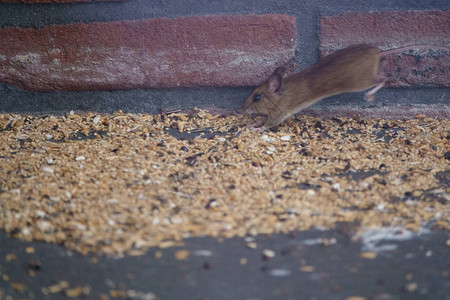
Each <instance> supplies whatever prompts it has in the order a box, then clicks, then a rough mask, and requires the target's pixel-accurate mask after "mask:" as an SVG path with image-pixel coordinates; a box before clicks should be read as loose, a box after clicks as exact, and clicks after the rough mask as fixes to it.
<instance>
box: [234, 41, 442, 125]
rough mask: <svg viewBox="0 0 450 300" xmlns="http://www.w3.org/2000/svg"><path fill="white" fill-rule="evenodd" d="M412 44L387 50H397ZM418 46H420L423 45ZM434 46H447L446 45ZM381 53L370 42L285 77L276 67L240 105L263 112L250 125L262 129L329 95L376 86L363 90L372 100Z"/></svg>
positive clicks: (379, 83)
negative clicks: (259, 120) (261, 118)
mask: <svg viewBox="0 0 450 300" xmlns="http://www.w3.org/2000/svg"><path fill="white" fill-rule="evenodd" d="M413 47H414V46H410V47H404V48H398V49H394V50H388V51H386V52H389V54H391V53H398V52H402V51H405V50H409V49H413ZM418 48H420V49H422V48H423V45H420V46H419V47H418ZM428 48H429V49H430V48H433V46H428ZM434 48H438V49H442V48H444V49H447V50H450V49H448V48H445V47H434ZM383 53H385V52H380V50H379V49H378V48H376V47H373V46H370V45H364V44H363V45H355V46H350V47H348V48H345V49H342V50H339V51H336V52H334V53H333V54H330V55H328V56H327V57H325V58H323V59H322V60H320V61H319V62H318V63H317V64H315V65H312V66H311V67H309V68H307V69H306V70H304V71H302V72H300V73H296V74H293V75H291V76H288V77H286V78H282V76H283V75H284V73H285V72H284V70H283V68H278V69H277V70H275V72H274V73H273V74H272V75H271V76H270V77H269V79H268V80H267V81H266V82H264V83H262V84H261V85H260V86H258V87H257V88H256V89H255V90H254V91H253V92H252V93H251V94H250V95H249V96H248V97H247V99H245V101H244V103H243V105H242V108H243V109H244V110H245V111H247V112H250V113H257V114H261V115H265V116H266V119H265V120H263V122H260V124H253V125H252V127H253V128H255V127H256V126H260V125H263V124H262V123H264V125H263V126H262V127H260V128H257V130H259V131H263V130H266V129H268V128H271V127H274V126H276V125H278V124H280V123H281V122H283V121H284V120H285V119H287V118H288V117H290V116H292V115H293V114H295V113H297V112H298V111H300V110H301V109H303V108H305V107H308V106H310V105H312V104H314V103H315V102H317V101H319V100H321V99H323V98H326V97H329V96H333V95H337V94H340V93H345V92H359V91H364V90H367V89H369V88H371V87H375V88H374V89H372V90H370V91H368V92H367V93H366V100H369V101H371V100H373V95H374V94H375V92H376V91H377V90H378V89H380V88H381V87H382V86H383V85H384V83H385V78H384V76H383V75H381V74H380V73H379V72H380V71H382V70H380V69H382V67H383V66H384V64H385V60H384V58H383V57H382V56H383ZM255 95H259V98H257V99H259V100H258V101H255Z"/></svg>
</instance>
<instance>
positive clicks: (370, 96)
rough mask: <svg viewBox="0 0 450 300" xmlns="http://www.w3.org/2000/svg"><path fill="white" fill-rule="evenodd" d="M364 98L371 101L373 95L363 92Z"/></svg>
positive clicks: (373, 97)
mask: <svg viewBox="0 0 450 300" xmlns="http://www.w3.org/2000/svg"><path fill="white" fill-rule="evenodd" d="M364 99H365V100H366V101H373V100H375V96H374V95H373V94H365V95H364Z"/></svg>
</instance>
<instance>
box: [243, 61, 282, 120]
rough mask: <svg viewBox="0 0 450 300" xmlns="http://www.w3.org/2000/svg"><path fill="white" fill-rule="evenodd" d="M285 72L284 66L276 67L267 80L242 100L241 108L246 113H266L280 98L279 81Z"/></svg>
mask: <svg viewBox="0 0 450 300" xmlns="http://www.w3.org/2000/svg"><path fill="white" fill-rule="evenodd" d="M286 72H287V69H286V68H285V67H279V68H277V69H276V70H275V71H274V72H273V73H272V75H270V77H269V79H267V81H265V82H264V83H262V84H261V85H260V86H258V87H257V88H256V89H255V90H254V91H253V92H252V93H251V94H250V95H249V96H248V97H247V98H246V99H245V100H244V103H243V104H242V110H243V111H245V112H248V113H256V114H263V115H268V114H269V113H270V112H271V111H272V110H273V109H274V107H276V106H277V103H278V101H279V100H280V98H281V92H282V90H281V83H282V79H283V76H284V75H285V74H286Z"/></svg>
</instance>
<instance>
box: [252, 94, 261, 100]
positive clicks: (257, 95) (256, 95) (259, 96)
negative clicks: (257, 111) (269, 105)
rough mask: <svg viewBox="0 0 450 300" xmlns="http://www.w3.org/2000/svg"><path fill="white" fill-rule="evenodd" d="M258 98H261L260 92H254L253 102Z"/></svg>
mask: <svg viewBox="0 0 450 300" xmlns="http://www.w3.org/2000/svg"><path fill="white" fill-rule="evenodd" d="M259 100H261V95H260V94H255V95H254V96H253V102H258V101H259Z"/></svg>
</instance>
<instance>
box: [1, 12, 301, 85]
mask: <svg viewBox="0 0 450 300" xmlns="http://www.w3.org/2000/svg"><path fill="white" fill-rule="evenodd" d="M295 36H296V21H295V18H294V17H290V16H287V15H235V16H203V17H186V18H178V19H168V18H160V19H151V20H138V21H121V22H111V23H91V24H73V25H57V26H47V27H43V28H40V29H33V28H16V27H9V28H5V29H0V40H1V41H2V43H1V44H0V82H6V83H11V84H16V85H19V86H20V87H22V88H26V89H33V90H41V91H45V90H107V89H131V88H167V87H178V86H246V85H255V84H257V83H259V82H260V81H261V80H262V79H263V78H265V76H267V75H268V74H269V73H270V72H271V71H272V70H273V69H274V67H275V65H276V64H280V63H283V62H286V61H288V60H289V59H290V58H292V57H293V55H294V49H295Z"/></svg>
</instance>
